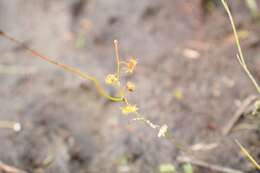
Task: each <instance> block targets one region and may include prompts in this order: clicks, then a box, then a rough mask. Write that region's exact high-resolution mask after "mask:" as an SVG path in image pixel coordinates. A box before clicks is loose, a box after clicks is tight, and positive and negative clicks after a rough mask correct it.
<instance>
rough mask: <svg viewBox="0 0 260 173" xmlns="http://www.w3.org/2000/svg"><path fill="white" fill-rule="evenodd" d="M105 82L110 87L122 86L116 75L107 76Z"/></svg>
mask: <svg viewBox="0 0 260 173" xmlns="http://www.w3.org/2000/svg"><path fill="white" fill-rule="evenodd" d="M105 82H106V84H108V85H120V81H119V80H118V77H117V76H116V75H115V74H109V75H107V76H106V79H105Z"/></svg>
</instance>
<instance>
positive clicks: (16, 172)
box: [0, 161, 27, 173]
mask: <svg viewBox="0 0 260 173" xmlns="http://www.w3.org/2000/svg"><path fill="white" fill-rule="evenodd" d="M2 171H3V172H5V173H27V172H26V171H23V170H20V169H17V168H15V167H13V166H9V165H7V164H5V163H3V162H1V161H0V172H2Z"/></svg>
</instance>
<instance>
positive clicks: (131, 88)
mask: <svg viewBox="0 0 260 173" xmlns="http://www.w3.org/2000/svg"><path fill="white" fill-rule="evenodd" d="M126 88H127V90H128V91H130V92H133V91H135V84H134V83H132V82H129V81H128V82H127V83H126Z"/></svg>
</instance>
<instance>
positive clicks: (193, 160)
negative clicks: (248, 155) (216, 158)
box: [177, 156, 243, 173]
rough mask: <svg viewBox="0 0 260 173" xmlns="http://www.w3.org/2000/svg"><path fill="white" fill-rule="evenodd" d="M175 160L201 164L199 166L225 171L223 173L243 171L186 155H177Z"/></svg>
mask: <svg viewBox="0 0 260 173" xmlns="http://www.w3.org/2000/svg"><path fill="white" fill-rule="evenodd" d="M177 161H178V162H180V163H191V164H193V165H197V166H201V167H205V168H208V169H211V170H212V171H218V172H225V173H243V172H242V171H239V170H235V169H232V168H228V167H223V166H219V165H214V164H210V163H207V162H204V161H201V160H198V159H192V158H190V157H187V156H179V157H178V158H177Z"/></svg>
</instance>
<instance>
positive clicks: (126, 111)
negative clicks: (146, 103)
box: [120, 104, 138, 115]
mask: <svg viewBox="0 0 260 173" xmlns="http://www.w3.org/2000/svg"><path fill="white" fill-rule="evenodd" d="M120 109H121V111H122V114H124V115H127V114H130V113H135V112H137V111H138V108H137V107H136V105H130V104H127V105H126V106H124V107H121V108H120Z"/></svg>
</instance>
